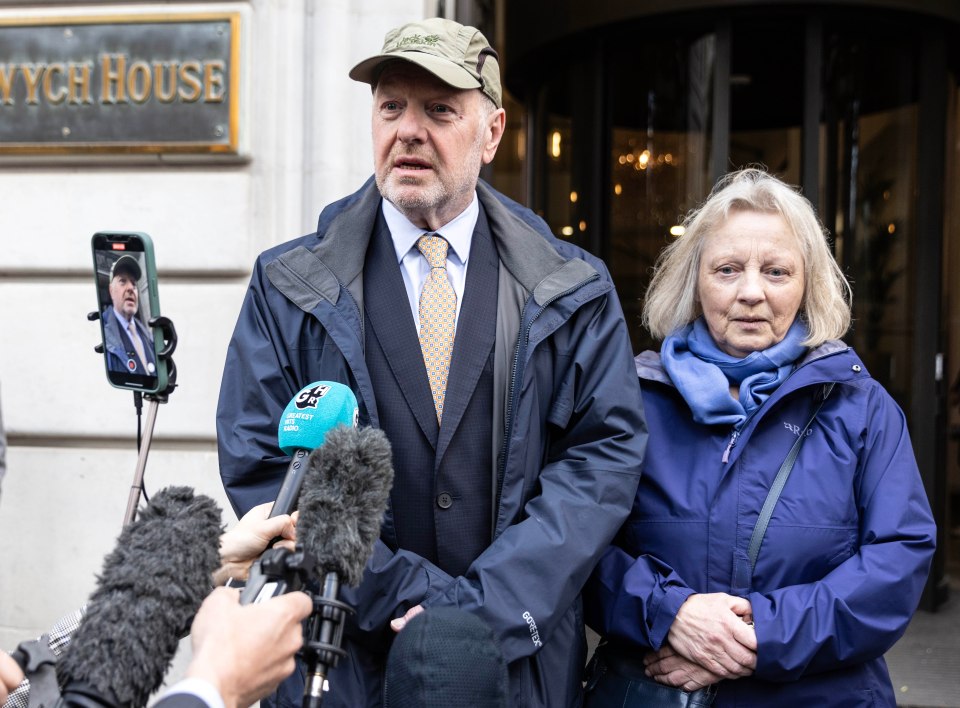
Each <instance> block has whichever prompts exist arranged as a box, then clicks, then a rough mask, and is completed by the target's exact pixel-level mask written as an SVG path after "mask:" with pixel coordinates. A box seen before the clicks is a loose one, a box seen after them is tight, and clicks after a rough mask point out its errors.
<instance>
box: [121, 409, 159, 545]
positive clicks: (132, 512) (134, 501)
mask: <svg viewBox="0 0 960 708" xmlns="http://www.w3.org/2000/svg"><path fill="white" fill-rule="evenodd" d="M159 407H160V402H159V401H157V400H153V399H151V401H150V408H149V409H148V410H147V421H146V424H145V426H144V427H145V430H144V431H143V441H142V443H141V445H140V456H139V457H138V458H137V470H136V472H134V474H133V484H132V485H130V497H129V498H128V499H127V512H126V514H124V516H123V525H124V526H126V525H127V524H129V523H130V522H131V521H133V520H134V519H135V518H136V517H137V506H139V504H140V492H141V490H142V489H143V473H144V471H145V470H146V469H147V455H149V454H150V442H151V441H152V440H153V426H154V424H155V423H156V422H157V408H159Z"/></svg>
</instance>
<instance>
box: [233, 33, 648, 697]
mask: <svg viewBox="0 0 960 708" xmlns="http://www.w3.org/2000/svg"><path fill="white" fill-rule="evenodd" d="M350 76H351V77H352V78H353V79H355V80H357V81H362V82H365V83H369V84H370V86H371V87H372V92H373V115H372V133H373V146H374V177H373V178H372V179H370V180H368V181H367V183H366V184H365V185H364V186H363V187H362V188H361V189H360V190H359V191H358V192H356V193H355V194H352V195H350V196H348V197H346V198H344V199H342V200H340V201H338V202H335V203H333V204H331V205H329V206H327V207H326V208H325V209H324V210H323V212H322V213H321V214H320V220H319V223H318V227H317V231H316V233H314V234H311V235H309V236H306V237H304V238H301V239H298V240H295V241H291V242H289V243H287V244H284V245H282V246H279V247H277V248H275V249H272V250H270V251H267V252H266V253H264V254H262V255H261V257H260V259H259V261H258V262H257V264H256V266H255V269H254V273H253V277H252V280H251V284H250V289H249V291H248V294H247V298H246V301H245V302H244V305H243V309H242V311H241V313H240V318H239V320H238V322H237V326H236V330H235V332H234V336H233V339H232V341H231V343H230V347H229V351H228V354H227V362H226V368H225V371H224V377H223V383H222V386H221V389H220V404H219V410H218V415H217V431H218V442H219V448H220V469H221V477H222V479H223V483H224V486H225V488H226V491H227V495H228V496H229V498H230V500H231V502H232V503H233V506H234V508H235V510H236V511H237V513H238V514H242V513H244V512H246V511H247V510H248V509H249V508H251V507H252V506H254V505H256V504H258V503H261V502H264V501H268V500H271V499H274V498H275V497H276V494H277V491H278V489H279V487H280V484H281V482H282V480H283V477H284V473H285V470H286V468H287V465H288V462H289V459H288V458H287V457H286V456H285V455H284V454H283V453H282V452H281V451H280V450H279V449H278V446H277V434H276V431H277V423H278V421H279V420H280V416H281V412H282V411H283V408H284V406H285V405H286V403H287V401H289V400H290V399H291V398H292V397H293V396H294V395H295V394H296V393H297V392H298V390H299V389H300V388H301V387H303V386H305V385H306V384H309V383H311V382H313V381H318V380H334V381H340V382H342V383H344V384H346V385H349V386H350V387H351V388H352V389H353V391H354V392H355V394H356V396H357V400H358V403H359V411H360V413H359V416H360V424H361V425H372V426H377V427H380V428H382V429H383V430H384V431H385V432H386V434H387V436H388V437H389V439H390V441H391V444H392V448H393V464H394V470H395V477H394V486H393V491H392V494H391V499H390V506H389V508H388V511H387V513H386V515H385V517H384V519H383V520H382V526H381V535H380V540H379V541H378V542H377V544H376V547H375V549H374V553H373V557H372V558H371V559H370V561H369V562H368V564H367V569H366V573H365V576H364V580H363V582H362V583H361V585H360V587H358V588H345V589H344V590H343V592H342V593H341V597H342V598H343V599H344V600H345V601H347V602H349V603H350V604H351V605H352V606H353V607H354V608H356V615H355V616H354V617H353V618H352V619H351V620H349V623H348V626H347V629H346V641H345V647H344V648H345V650H346V652H347V655H346V657H344V658H343V659H342V660H341V661H340V662H339V665H338V666H337V667H336V668H335V669H333V670H332V671H331V672H330V674H329V677H328V678H329V693H327V694H325V699H324V706H325V708H326V707H327V706H329V707H330V708H334V707H337V706H344V707H350V708H356V707H357V706H379V705H380V704H381V700H382V695H383V694H384V690H385V687H384V686H383V676H384V666H385V661H386V656H387V652H388V650H389V648H390V644H391V641H392V637H393V636H395V633H396V632H402V631H404V630H403V627H404V625H405V623H406V621H407V620H408V619H410V618H412V617H413V616H415V615H416V614H418V613H420V612H423V611H426V612H430V611H431V609H433V608H444V607H448V608H449V607H453V608H459V609H461V610H465V611H467V612H470V613H471V614H474V615H476V616H477V617H479V618H480V619H481V620H483V621H484V622H485V623H486V625H487V626H489V627H490V629H491V630H492V632H493V634H494V636H495V637H496V639H497V641H498V642H499V645H500V647H501V648H502V651H503V656H504V659H505V661H506V662H507V666H508V672H509V688H508V692H509V695H508V701H507V702H508V704H509V705H512V706H521V705H522V706H545V707H546V706H549V708H560V707H563V706H575V705H579V702H580V674H581V669H582V667H583V663H584V659H585V656H584V655H585V650H586V647H585V641H584V636H583V624H582V621H581V619H580V618H581V612H580V598H579V594H580V589H581V587H582V586H583V584H584V582H585V581H586V579H587V577H588V575H589V573H590V571H591V569H592V568H593V566H594V564H595V563H596V561H597V559H598V558H599V556H600V554H601V552H602V551H603V549H605V548H606V546H607V544H608V543H609V542H610V540H611V539H612V537H613V535H614V533H615V532H616V531H617V529H618V528H619V526H620V524H621V522H622V521H623V520H624V518H625V517H626V515H627V513H628V512H629V509H630V506H631V504H632V501H633V496H634V493H635V492H636V487H637V482H638V470H639V469H640V462H641V459H642V456H643V449H644V445H645V442H646V432H645V426H644V421H643V416H642V413H641V405H640V395H639V388H638V385H637V377H636V373H635V371H634V367H633V360H632V356H631V350H630V342H629V337H628V333H627V328H626V325H625V323H624V319H623V313H622V311H621V308H620V304H619V301H618V299H617V296H616V293H615V292H614V289H613V284H612V282H611V280H610V276H609V273H608V272H607V269H606V267H605V266H604V265H603V263H602V262H600V261H599V260H598V259H596V258H595V257H593V256H592V255H590V254H588V253H585V252H584V251H582V250H580V249H579V248H576V247H575V246H573V245H571V244H569V243H566V242H562V241H560V240H558V239H556V238H554V237H553V235H552V234H551V233H550V230H549V228H548V227H547V225H546V224H545V223H544V222H543V220H542V219H540V218H539V217H537V216H536V215H535V214H534V213H532V212H531V211H530V210H528V209H525V208H524V207H522V206H520V205H519V204H517V203H515V202H513V201H511V200H510V199H508V198H507V197H505V196H504V195H502V194H499V193H498V192H496V191H495V190H493V189H492V188H491V187H490V186H489V185H487V184H485V183H483V182H482V181H480V180H479V179H478V178H479V173H480V168H481V167H482V166H483V165H485V164H487V163H489V162H490V161H491V160H492V159H493V157H494V155H495V153H496V151H497V147H498V145H499V144H500V140H501V138H502V136H503V131H504V125H505V114H504V110H503V107H502V100H501V88H500V69H499V64H498V59H497V54H496V52H494V50H493V49H492V48H491V47H490V45H489V44H488V42H487V40H486V38H485V37H484V36H483V34H481V33H480V32H479V31H478V30H476V29H475V28H472V27H465V26H463V25H460V24H458V23H456V22H452V21H450V20H444V19H430V20H425V21H421V22H413V23H410V24H407V25H404V26H402V27H400V28H398V29H395V30H392V31H391V32H389V33H388V34H387V36H386V39H385V42H384V45H383V49H382V50H381V52H380V53H379V54H377V55H375V56H373V57H370V58H369V59H367V60H365V61H362V62H360V63H359V64H357V65H356V66H355V67H354V68H353V69H352V71H351V72H350ZM377 521H380V520H379V519H378V520H375V522H377ZM454 680H455V678H454ZM301 695H302V684H300V687H291V686H290V685H289V683H288V684H285V685H284V687H282V688H281V691H280V693H279V694H278V696H277V699H276V701H277V702H278V703H279V704H280V705H290V706H293V705H294V704H296V705H299V703H300V700H301ZM270 702H271V701H269V700H268V701H266V703H268V704H269V703H270Z"/></svg>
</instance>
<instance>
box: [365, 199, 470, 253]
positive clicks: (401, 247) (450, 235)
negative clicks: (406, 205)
mask: <svg viewBox="0 0 960 708" xmlns="http://www.w3.org/2000/svg"><path fill="white" fill-rule="evenodd" d="M380 203H381V204H382V207H381V208H382V211H383V218H384V220H386V222H387V228H388V229H390V236H391V237H392V238H393V247H394V249H395V250H396V252H397V262H398V263H399V262H400V261H402V260H403V257H404V256H405V255H407V253H409V252H410V249H411V248H414V247H415V246H416V244H417V239H419V238H420V237H421V236H423V235H424V234H425V233H438V234H440V235H441V236H443V237H444V238H445V239H446V240H447V242H448V243H449V244H450V248H451V252H450V253H448V255H456V257H457V258H458V259H459V261H460V263H462V264H463V265H466V264H467V258H468V257H469V255H470V243H471V241H472V240H473V230H474V229H475V228H476V226H477V219H478V218H479V217H480V202H479V201H478V200H477V193H476V192H474V193H473V199H472V200H471V201H470V204H469V206H467V208H466V209H464V210H463V211H462V212H460V214H459V215H458V216H457V217H455V218H454V219H453V220H452V221H449V222H447V223H446V224H444V225H443V226H441V227H440V228H439V229H437V230H436V231H434V232H427V231H424V230H423V229H421V228H420V227H419V226H415V225H414V224H412V223H410V220H409V219H407V217H405V216H404V215H403V214H402V213H401V212H400V210H399V209H397V208H396V207H395V206H394V205H393V204H391V203H390V201H389V200H387V199H383V200H381V202H380Z"/></svg>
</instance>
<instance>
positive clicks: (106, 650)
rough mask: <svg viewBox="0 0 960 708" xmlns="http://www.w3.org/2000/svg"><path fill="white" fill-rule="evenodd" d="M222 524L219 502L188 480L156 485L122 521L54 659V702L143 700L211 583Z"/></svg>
mask: <svg viewBox="0 0 960 708" xmlns="http://www.w3.org/2000/svg"><path fill="white" fill-rule="evenodd" d="M222 531H223V527H222V525H221V522H220V508H219V507H218V506H217V505H216V503H215V502H214V501H213V500H212V499H210V498H209V497H205V496H202V495H197V496H194V493H193V490H192V489H190V488H189V487H168V488H166V489H163V490H161V491H160V492H159V493H157V494H155V495H154V496H153V499H152V500H151V501H150V504H149V505H148V506H147V507H146V508H145V509H144V510H143V511H142V512H141V513H140V514H139V517H138V518H137V520H136V521H134V522H132V523H130V524H128V525H127V526H125V527H124V529H123V531H122V532H121V534H120V537H119V538H118V539H117V546H116V548H115V549H114V550H113V551H112V552H111V553H110V554H109V555H108V556H107V557H106V559H105V560H104V564H103V572H102V573H101V574H100V577H99V578H98V581H97V588H96V590H95V591H94V593H93V595H91V596H90V602H89V604H88V606H87V611H86V615H85V616H84V618H83V620H82V621H81V623H80V628H79V629H78V630H77V633H76V634H75V635H74V636H73V639H72V641H71V642H70V646H69V647H68V648H67V650H66V652H65V653H64V655H63V656H62V657H61V658H60V660H59V662H58V663H57V677H58V679H59V681H60V684H61V685H62V686H63V692H62V698H61V703H60V705H61V706H64V705H66V706H80V707H81V708H103V707H107V708H142V707H143V706H145V705H146V704H147V699H148V698H149V696H150V694H151V693H153V692H154V691H156V690H157V688H159V686H160V684H161V683H162V682H163V676H164V674H165V673H166V672H167V669H168V668H169V666H170V662H171V660H172V659H173V656H174V654H175V653H176V651H177V644H178V642H179V641H180V638H181V637H183V636H185V635H186V634H187V633H188V632H189V631H190V623H191V622H192V621H193V616H194V615H195V614H196V613H197V609H198V608H199V607H200V603H201V602H202V601H203V598H204V597H206V596H207V594H208V593H209V592H210V591H211V590H212V589H213V581H212V575H213V572H214V571H215V570H216V569H217V568H218V567H219V566H220V550H219V549H220V534H221V533H222Z"/></svg>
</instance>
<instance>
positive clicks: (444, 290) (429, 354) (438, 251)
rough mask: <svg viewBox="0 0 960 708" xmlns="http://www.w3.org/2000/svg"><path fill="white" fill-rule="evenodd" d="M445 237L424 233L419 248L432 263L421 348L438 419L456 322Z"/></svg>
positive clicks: (422, 314) (422, 309)
mask: <svg viewBox="0 0 960 708" xmlns="http://www.w3.org/2000/svg"><path fill="white" fill-rule="evenodd" d="M449 245H450V244H448V243H447V241H446V239H443V238H441V237H440V236H434V235H433V234H424V235H423V236H421V237H420V239H419V240H418V241H417V249H418V250H419V251H420V253H422V254H423V256H424V258H426V259H427V263H429V264H430V277H429V278H427V282H426V283H424V285H423V290H421V291H420V348H421V349H422V350H423V363H424V364H426V367H427V377H428V378H429V379H430V391H431V392H432V393H433V405H434V406H435V407H436V409H437V422H438V423H439V422H440V419H441V418H442V417H443V397H444V394H445V393H446V390H447V373H448V372H449V371H450V356H451V355H452V354H453V334H454V329H455V327H456V321H457V294H456V293H455V292H454V291H453V286H452V285H450V281H449V280H447V248H448V246H449Z"/></svg>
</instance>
